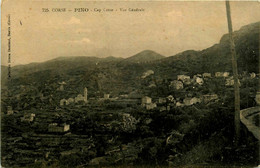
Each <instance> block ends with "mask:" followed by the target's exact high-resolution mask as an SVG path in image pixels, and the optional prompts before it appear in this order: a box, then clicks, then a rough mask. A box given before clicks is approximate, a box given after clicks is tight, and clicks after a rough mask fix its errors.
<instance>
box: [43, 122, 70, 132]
mask: <svg viewBox="0 0 260 168" xmlns="http://www.w3.org/2000/svg"><path fill="white" fill-rule="evenodd" d="M69 130H70V125H69V124H61V125H58V124H57V123H51V124H49V126H48V132H52V133H55V132H56V133H62V132H67V131H69Z"/></svg>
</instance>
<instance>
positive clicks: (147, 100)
mask: <svg viewBox="0 0 260 168" xmlns="http://www.w3.org/2000/svg"><path fill="white" fill-rule="evenodd" d="M151 103H152V98H151V97H148V96H144V97H143V98H142V106H145V105H146V104H151Z"/></svg>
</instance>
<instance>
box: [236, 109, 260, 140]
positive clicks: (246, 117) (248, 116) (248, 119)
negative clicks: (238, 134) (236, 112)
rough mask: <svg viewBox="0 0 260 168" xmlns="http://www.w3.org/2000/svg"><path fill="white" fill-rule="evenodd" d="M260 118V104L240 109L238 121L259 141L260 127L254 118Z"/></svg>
mask: <svg viewBox="0 0 260 168" xmlns="http://www.w3.org/2000/svg"><path fill="white" fill-rule="evenodd" d="M257 117H259V118H258V122H259V120H260V106H256V107H251V108H247V109H243V110H240V121H241V122H242V123H243V124H244V125H245V126H246V127H247V129H248V130H249V131H250V132H251V133H252V134H253V135H254V136H255V137H256V138H257V139H258V140H259V141H260V127H259V123H258V125H257V124H256V122H255V120H256V118H257Z"/></svg>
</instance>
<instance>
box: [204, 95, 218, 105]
mask: <svg viewBox="0 0 260 168" xmlns="http://www.w3.org/2000/svg"><path fill="white" fill-rule="evenodd" d="M202 99H203V102H204V103H208V102H210V101H212V100H216V99H218V95H217V94H206V95H203V96H202Z"/></svg>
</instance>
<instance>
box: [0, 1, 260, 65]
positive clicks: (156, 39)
mask: <svg viewBox="0 0 260 168" xmlns="http://www.w3.org/2000/svg"><path fill="white" fill-rule="evenodd" d="M230 5H231V16H232V22H233V30H238V29H239V28H241V27H242V26H244V25H247V24H250V23H254V22H258V21H260V2H230ZM42 8H45V9H46V8H48V9H49V12H43V9H42ZM53 8H66V12H52V9H53ZM75 8H88V9H89V11H88V12H74V10H75ZM120 8H124V9H126V11H124V12H123V11H120ZM129 8H131V9H136V8H138V9H143V10H144V11H141V12H140V11H139V12H132V11H128V10H129ZM95 9H96V10H97V9H98V10H99V9H100V10H101V12H95ZM105 9H113V10H114V11H113V12H108V11H104V10H105ZM68 10H71V11H68ZM115 10H117V11H115ZM8 14H10V21H11V25H10V29H11V40H10V42H11V45H10V46H11V51H10V52H8V38H10V37H8V36H7V34H8V24H7V22H8ZM1 17H2V23H1V24H2V38H1V41H2V44H1V45H2V51H1V54H2V56H1V57H2V58H1V64H2V65H8V54H9V53H10V54H11V55H10V60H11V62H10V65H11V66H14V65H18V64H28V63H31V62H42V61H47V60H50V59H54V58H57V57H63V56H97V57H107V56H114V57H123V58H127V57H130V56H132V55H134V54H136V53H138V52H141V51H143V50H153V51H155V52H157V53H160V54H162V55H165V56H172V55H175V54H177V53H179V52H182V51H185V50H191V49H192V50H202V49H205V48H208V47H210V46H212V45H213V44H216V43H218V42H219V40H220V38H221V36H222V35H223V34H225V33H227V32H228V28H227V20H226V8H225V2H224V1H218V2H216V1H215V2H209V1H207V2H202V1H197V2H187V1H186V2H185V1H164V2H162V1H153V2H147V1H146V2H145V1H143V2H141V1H138V2H137V1H128V2H126V1H116V2H114V1H110V2H104V1H103V2H97V1H96V2H94V1H77V2H76V1H71V2H69V1H63V2H61V1H51V0H48V1H29V0H12V1H10V0H8V1H7V0H5V1H4V2H2V15H1Z"/></svg>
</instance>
